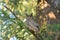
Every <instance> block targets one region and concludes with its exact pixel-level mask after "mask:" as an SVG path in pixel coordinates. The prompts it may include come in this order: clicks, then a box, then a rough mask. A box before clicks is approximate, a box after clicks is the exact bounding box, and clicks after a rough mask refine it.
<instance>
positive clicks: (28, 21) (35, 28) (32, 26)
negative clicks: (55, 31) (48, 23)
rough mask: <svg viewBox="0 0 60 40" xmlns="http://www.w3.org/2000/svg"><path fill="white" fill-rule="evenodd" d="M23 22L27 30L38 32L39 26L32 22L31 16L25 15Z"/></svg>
mask: <svg viewBox="0 0 60 40" xmlns="http://www.w3.org/2000/svg"><path fill="white" fill-rule="evenodd" d="M25 22H26V24H27V26H28V28H29V30H32V31H34V32H38V31H39V25H38V24H37V23H36V22H35V21H34V18H33V16H32V14H30V15H27V14H26V21H25Z"/></svg>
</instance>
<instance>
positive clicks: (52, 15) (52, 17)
mask: <svg viewBox="0 0 60 40" xmlns="http://www.w3.org/2000/svg"><path fill="white" fill-rule="evenodd" d="M48 17H49V18H51V19H56V16H55V14H54V13H53V12H52V11H51V12H49V13H48Z"/></svg>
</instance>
